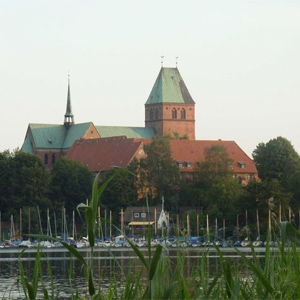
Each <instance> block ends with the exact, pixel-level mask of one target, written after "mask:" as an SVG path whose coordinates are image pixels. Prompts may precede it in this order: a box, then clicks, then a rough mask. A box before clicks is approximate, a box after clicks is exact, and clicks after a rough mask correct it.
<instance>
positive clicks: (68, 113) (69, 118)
mask: <svg viewBox="0 0 300 300" xmlns="http://www.w3.org/2000/svg"><path fill="white" fill-rule="evenodd" d="M73 124H75V122H74V115H73V113H72V107H71V94H70V75H69V78H68V98H67V108H66V113H65V121H64V125H65V127H66V128H67V129H68V128H69V127H70V125H73Z"/></svg>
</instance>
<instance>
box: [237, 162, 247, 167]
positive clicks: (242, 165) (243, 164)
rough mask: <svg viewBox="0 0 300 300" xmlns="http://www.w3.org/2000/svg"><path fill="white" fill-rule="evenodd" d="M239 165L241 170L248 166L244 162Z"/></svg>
mask: <svg viewBox="0 0 300 300" xmlns="http://www.w3.org/2000/svg"><path fill="white" fill-rule="evenodd" d="M238 164H239V167H240V168H241V169H245V167H246V165H245V163H244V162H243V161H239V162H238Z"/></svg>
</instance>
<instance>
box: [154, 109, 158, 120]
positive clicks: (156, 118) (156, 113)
mask: <svg viewBox="0 0 300 300" xmlns="http://www.w3.org/2000/svg"><path fill="white" fill-rule="evenodd" d="M155 120H158V108H156V109H155Z"/></svg>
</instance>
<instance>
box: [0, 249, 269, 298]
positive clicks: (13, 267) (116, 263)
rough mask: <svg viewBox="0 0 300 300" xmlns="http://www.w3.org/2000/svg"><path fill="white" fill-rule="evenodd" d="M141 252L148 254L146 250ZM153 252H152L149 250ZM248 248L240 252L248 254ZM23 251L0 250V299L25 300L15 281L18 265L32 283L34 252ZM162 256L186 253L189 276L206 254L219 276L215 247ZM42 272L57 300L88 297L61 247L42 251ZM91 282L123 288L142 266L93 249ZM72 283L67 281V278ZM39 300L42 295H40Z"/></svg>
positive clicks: (77, 266)
mask: <svg viewBox="0 0 300 300" xmlns="http://www.w3.org/2000/svg"><path fill="white" fill-rule="evenodd" d="M140 250H141V251H142V252H143V253H144V255H145V256H146V255H147V249H146V248H140ZM152 250H153V252H154V251H155V249H152ZM249 250H250V249H249V248H243V249H242V251H243V252H246V253H248V254H249V257H251V255H250V253H249ZM21 251H22V250H19V249H0V276H1V281H0V298H1V299H24V292H23V289H22V285H21V284H20V283H19V282H18V279H19V278H20V263H21V264H22V266H23V268H24V272H25V274H26V275H27V277H28V279H29V282H31V281H32V274H33V269H34V265H35V257H36V249H27V250H26V251H25V252H24V253H22V255H21V257H20V258H19V257H18V255H19V253H21ZM79 251H80V252H81V254H82V256H83V257H84V258H85V259H87V260H88V259H89V258H90V255H91V254H90V249H89V248H84V249H80V250H79ZM163 251H164V253H163V255H169V257H170V258H171V260H172V262H173V263H174V266H175V265H176V260H177V254H178V252H177V251H183V253H184V254H185V259H186V261H185V265H186V273H187V274H186V275H187V276H190V275H191V274H192V272H193V271H194V270H195V267H197V266H198V265H199V262H200V260H201V258H202V255H203V253H205V252H207V251H209V253H208V255H207V260H208V265H209V267H210V268H211V271H212V273H218V270H219V268H220V265H219V257H218V254H217V252H216V250H215V249H214V248H184V249H178V250H177V249H174V248H171V249H167V250H163ZM256 251H257V254H258V256H260V257H264V251H265V249H264V248H259V249H256ZM222 252H223V255H224V256H225V257H227V259H230V260H234V263H235V264H239V263H240V264H241V265H242V264H243V263H242V261H241V259H240V258H239V256H238V255H236V252H235V251H234V250H232V249H230V248H224V249H222ZM41 260H42V270H43V274H45V276H44V280H45V286H46V288H47V290H48V292H49V293H50V292H51V285H50V282H51V281H50V277H49V276H48V275H47V264H50V266H51V270H52V275H53V285H54V291H55V293H59V297H60V299H71V295H72V293H75V291H78V292H79V293H80V294H81V295H85V294H87V283H86V279H85V276H84V271H83V268H82V265H81V263H80V262H79V261H78V260H77V259H75V258H74V257H70V253H69V252H68V251H67V250H65V249H64V248H50V249H43V250H42V252H41ZM94 262H95V265H94V266H95V267H94V279H95V282H99V284H100V285H101V288H102V289H103V290H105V289H107V287H108V286H109V284H110V283H111V281H112V280H117V281H118V282H119V283H120V286H121V285H122V280H123V279H124V276H126V274H127V273H128V272H130V273H132V275H133V276H134V272H135V271H136V270H139V269H140V268H141V267H142V264H141V262H140V261H139V259H138V258H137V257H136V256H135V253H134V252H133V251H132V250H131V249H128V248H112V249H111V251H109V250H107V249H104V248H96V249H95V252H94ZM70 274H71V278H72V280H71V281H70V279H69V278H70V276H69V275H70ZM40 297H41V298H43V295H42V294H41V293H40Z"/></svg>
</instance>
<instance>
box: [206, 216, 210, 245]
mask: <svg viewBox="0 0 300 300" xmlns="http://www.w3.org/2000/svg"><path fill="white" fill-rule="evenodd" d="M206 234H207V240H208V241H210V238H209V220H208V214H207V215H206Z"/></svg>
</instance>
